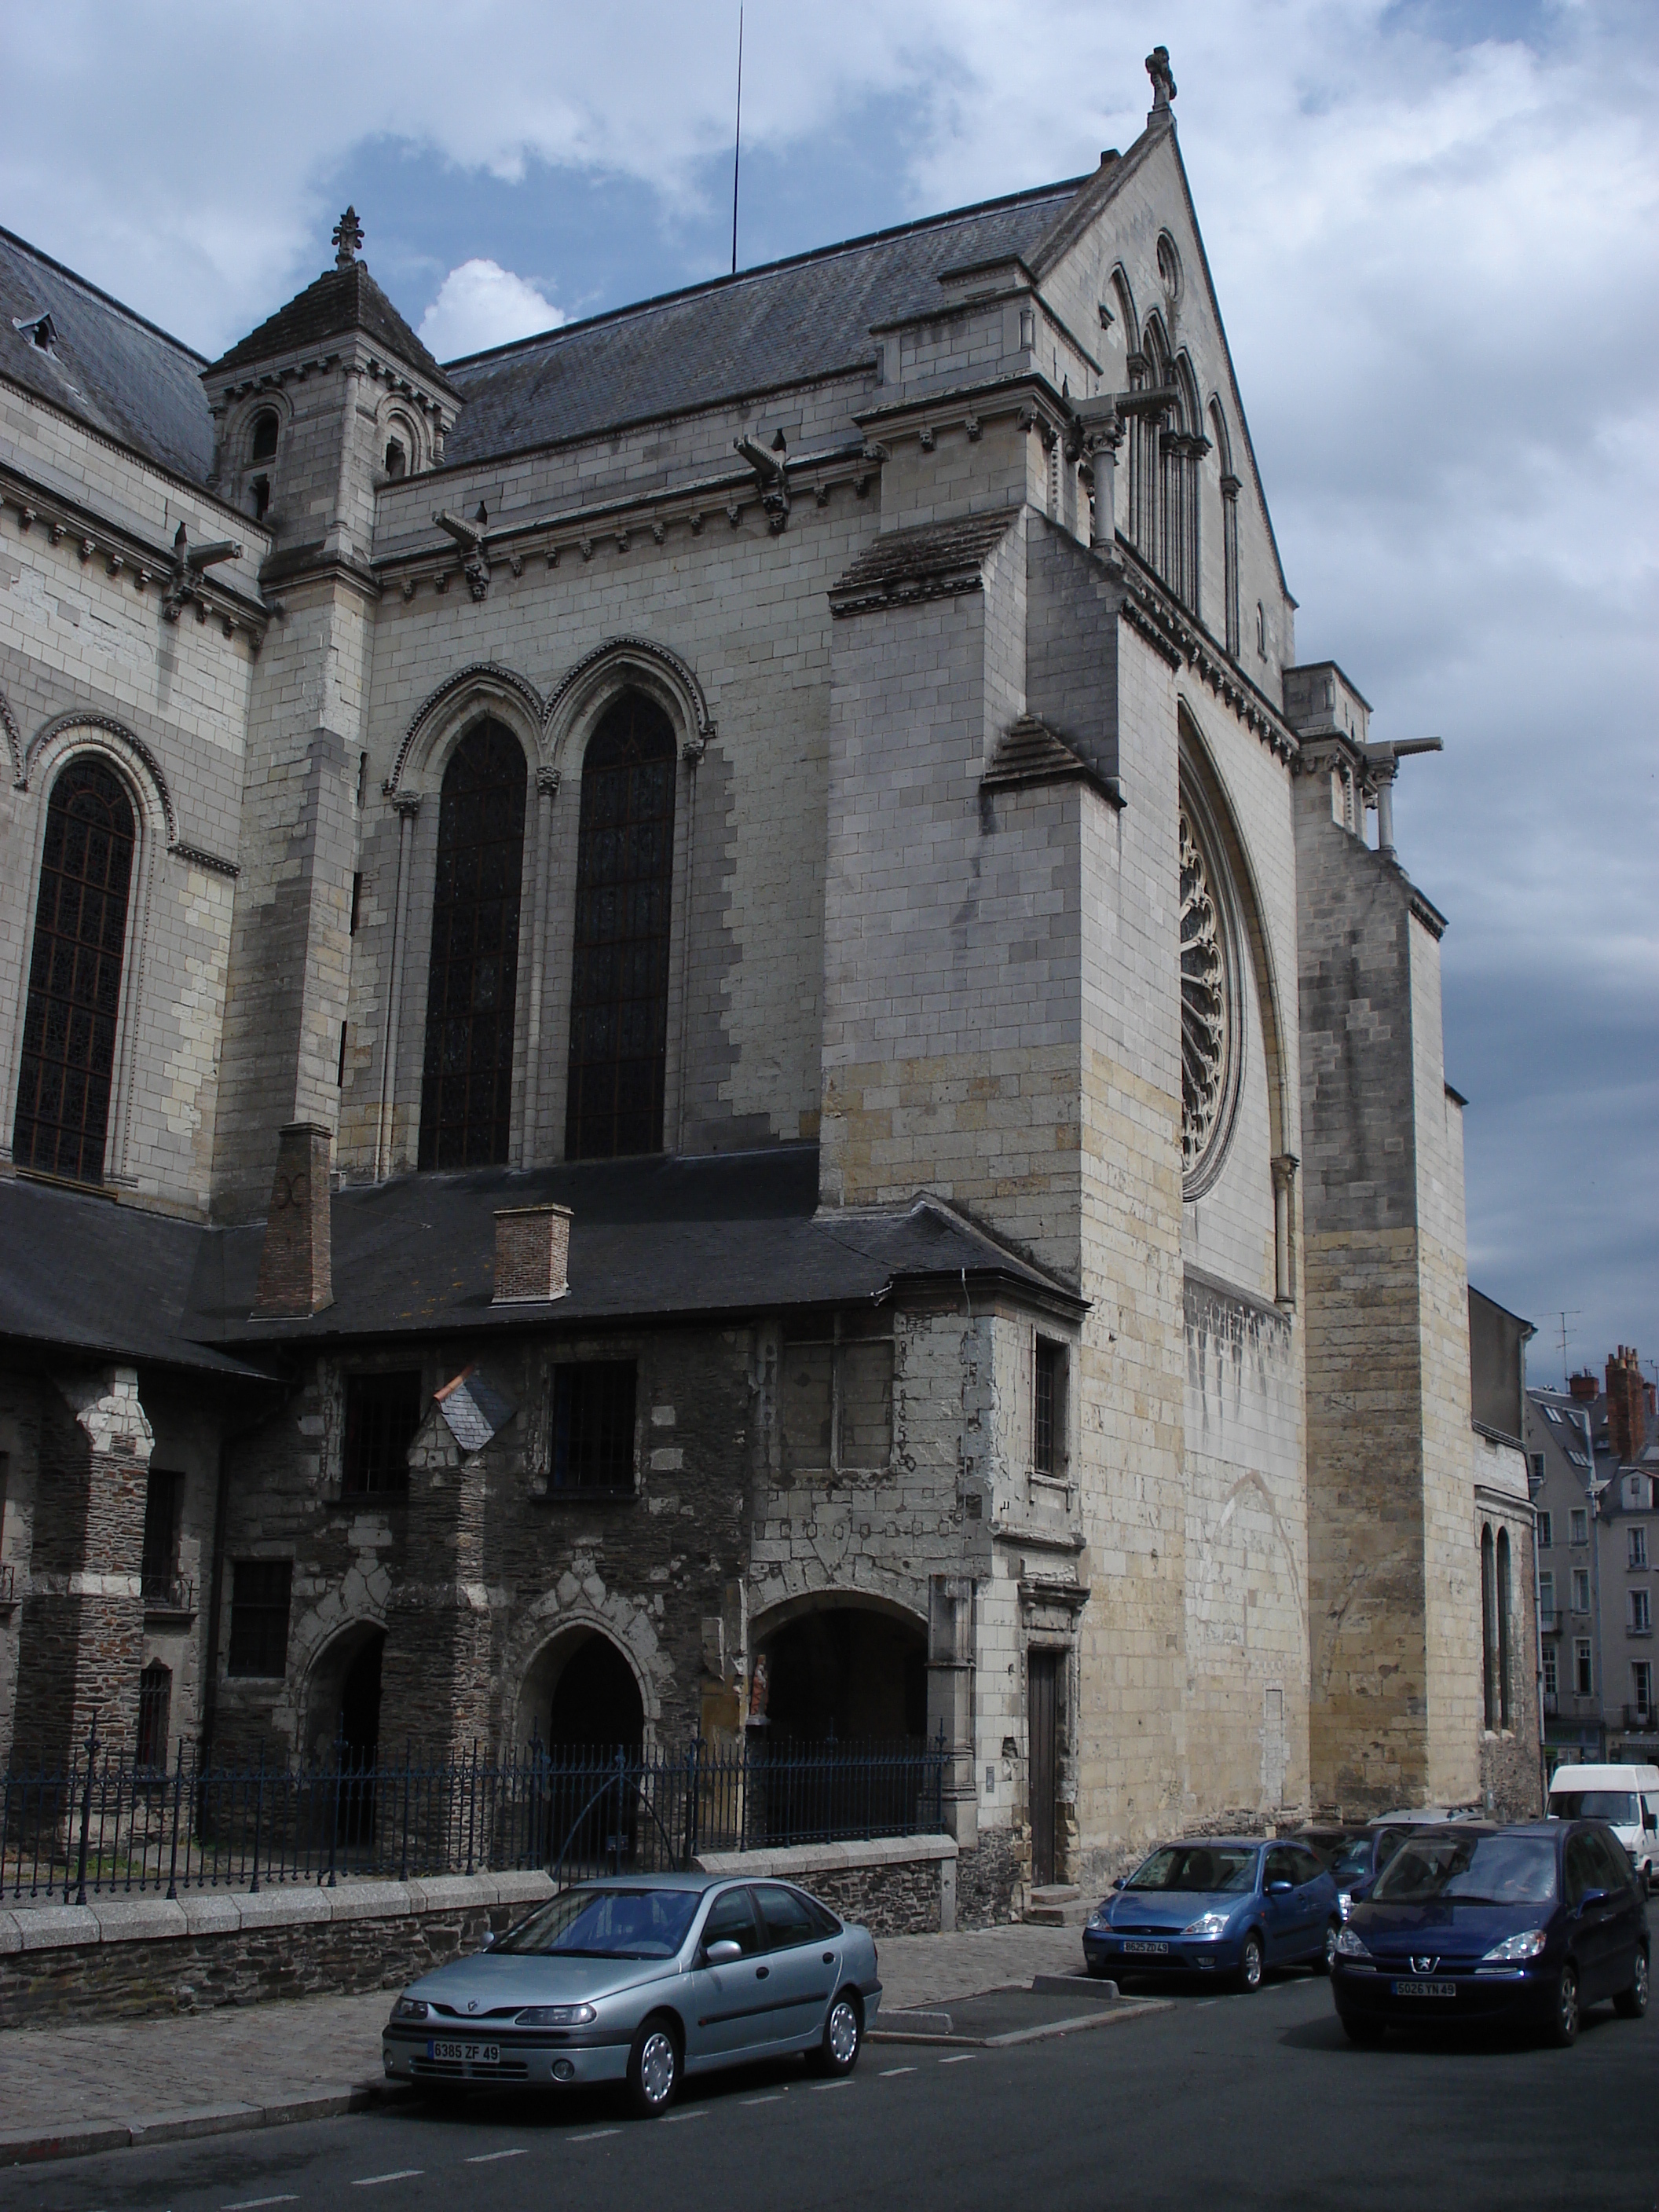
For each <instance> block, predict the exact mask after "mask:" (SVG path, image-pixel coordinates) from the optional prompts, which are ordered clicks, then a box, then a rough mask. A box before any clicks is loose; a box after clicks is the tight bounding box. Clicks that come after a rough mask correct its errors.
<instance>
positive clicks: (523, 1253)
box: [490, 1206, 570, 1306]
mask: <svg viewBox="0 0 1659 2212" xmlns="http://www.w3.org/2000/svg"><path fill="white" fill-rule="evenodd" d="M569 1266H570V1208H569V1207H568V1206H502V1207H501V1208H500V1209H499V1210H498V1211H497V1212H496V1215H495V1297H493V1298H492V1299H491V1300H490V1304H492V1305H497V1306H513V1305H545V1304H548V1302H549V1301H550V1299H553V1298H562V1297H564V1295H565V1293H566V1291H568V1289H569V1287H570V1282H569V1273H568V1270H569Z"/></svg>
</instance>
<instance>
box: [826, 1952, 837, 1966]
mask: <svg viewBox="0 0 1659 2212" xmlns="http://www.w3.org/2000/svg"><path fill="white" fill-rule="evenodd" d="M823 1963H824V1965H825V1966H834V1965H835V1963H836V1954H835V1953H834V1952H833V1951H826V1952H825V1953H824V1954H823Z"/></svg>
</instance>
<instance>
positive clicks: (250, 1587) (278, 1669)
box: [226, 1559, 294, 1680]
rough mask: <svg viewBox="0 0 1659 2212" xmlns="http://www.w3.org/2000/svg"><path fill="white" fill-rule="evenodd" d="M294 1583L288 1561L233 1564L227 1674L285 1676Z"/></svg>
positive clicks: (240, 1561) (251, 1560)
mask: <svg viewBox="0 0 1659 2212" xmlns="http://www.w3.org/2000/svg"><path fill="white" fill-rule="evenodd" d="M293 1582H294V1562H293V1561H292V1560H291V1559H237V1560H235V1561H234V1563H233V1565H232V1567H231V1583H230V1656H229V1658H228V1662H226V1672H227V1673H228V1674H266V1675H270V1676H274V1677H276V1679H278V1680H280V1679H281V1677H282V1676H283V1674H286V1673H287V1672H288V1610H289V1592H290V1590H291V1589H292V1587H293Z"/></svg>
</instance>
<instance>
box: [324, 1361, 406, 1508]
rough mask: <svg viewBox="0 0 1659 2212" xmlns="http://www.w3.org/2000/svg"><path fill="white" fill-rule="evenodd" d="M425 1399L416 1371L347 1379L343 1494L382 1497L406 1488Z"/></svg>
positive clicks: (358, 1496)
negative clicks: (410, 1457)
mask: <svg viewBox="0 0 1659 2212" xmlns="http://www.w3.org/2000/svg"><path fill="white" fill-rule="evenodd" d="M423 1397H424V1394H423V1392H422V1389H421V1374H420V1370H419V1369H418V1368H415V1369H412V1370H409V1371H407V1372H400V1373H398V1374H395V1375H348V1376H346V1379H345V1443H344V1449H343V1452H342V1455H341V1462H340V1490H341V1494H342V1495H343V1496H344V1497H347V1498H384V1497H386V1496H389V1495H390V1496H397V1495H401V1494H402V1493H403V1492H405V1491H406V1490H407V1489H408V1488H409V1448H410V1444H412V1443H414V1441H415V1431H416V1430H417V1429H418V1428H419V1427H420V1425H421V1414H422V1401H423Z"/></svg>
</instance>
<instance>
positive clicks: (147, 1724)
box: [138, 1659, 173, 1767]
mask: <svg viewBox="0 0 1659 2212" xmlns="http://www.w3.org/2000/svg"><path fill="white" fill-rule="evenodd" d="M172 1704H173V1674H172V1670H171V1669H170V1668H166V1667H164V1666H163V1665H162V1664H161V1661H160V1660H159V1659H152V1660H151V1662H150V1663H149V1666H148V1667H146V1668H145V1669H144V1671H143V1674H141V1675H140V1676H139V1677H138V1764H139V1765H140V1766H149V1767H161V1766H165V1765H167V1723H168V1721H169V1719H170V1717H171V1713H170V1710H169V1709H170V1707H171V1706H172Z"/></svg>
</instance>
